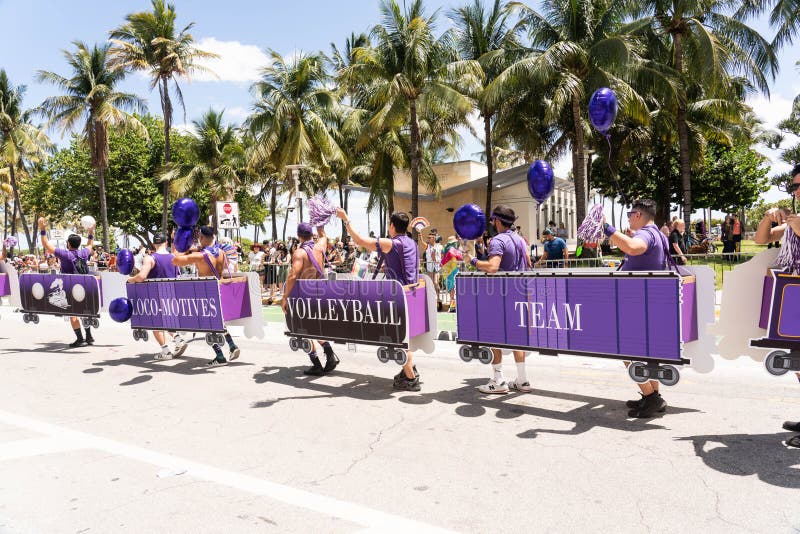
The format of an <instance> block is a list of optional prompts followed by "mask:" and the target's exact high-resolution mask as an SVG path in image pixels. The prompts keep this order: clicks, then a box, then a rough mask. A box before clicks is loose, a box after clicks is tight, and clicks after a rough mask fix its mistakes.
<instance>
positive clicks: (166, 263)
mask: <svg viewBox="0 0 800 534" xmlns="http://www.w3.org/2000/svg"><path fill="white" fill-rule="evenodd" d="M150 257H151V258H153V261H154V262H155V265H153V268H152V269H150V272H149V273H147V279H148V280H150V279H153V278H178V276H179V275H180V274H181V272H180V269H178V268H177V267H176V266H174V265H172V258H173V256H172V254H159V253H157V252H156V253H154V254H151V255H150Z"/></svg>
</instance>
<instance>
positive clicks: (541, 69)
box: [485, 0, 671, 220]
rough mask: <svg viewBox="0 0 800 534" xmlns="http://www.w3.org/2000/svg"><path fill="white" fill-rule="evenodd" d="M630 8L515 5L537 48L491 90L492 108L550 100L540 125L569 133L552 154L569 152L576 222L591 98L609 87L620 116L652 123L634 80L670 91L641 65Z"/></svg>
mask: <svg viewBox="0 0 800 534" xmlns="http://www.w3.org/2000/svg"><path fill="white" fill-rule="evenodd" d="M627 4H628V2H627V1H626V0H609V1H601V0H543V1H542V2H541V6H542V10H541V11H536V10H533V9H530V8H528V7H526V6H524V5H520V4H515V7H518V8H519V9H520V10H521V13H522V18H523V23H524V25H525V27H526V28H527V29H528V31H529V36H530V39H531V45H532V49H531V50H530V51H529V52H528V54H526V55H525V57H523V58H522V59H520V60H518V61H516V62H515V63H514V64H512V65H511V66H510V67H508V68H507V69H506V70H505V71H503V72H502V73H501V74H500V75H499V76H498V77H497V79H496V80H495V81H494V82H492V84H490V86H489V87H488V88H487V90H486V97H485V100H486V101H487V103H488V104H492V105H497V104H499V103H500V102H501V101H502V100H503V99H506V98H513V96H514V94H515V93H518V92H519V91H525V90H527V91H530V92H531V93H533V94H534V95H536V97H537V98H539V99H544V100H546V101H547V106H546V108H545V109H544V116H543V117H542V118H541V119H540V121H541V122H543V123H544V124H558V125H559V129H560V130H561V131H562V132H563V133H564V135H562V136H561V137H560V138H559V139H556V140H555V144H554V145H553V149H555V150H561V149H563V148H564V147H565V146H566V143H569V145H570V146H571V150H572V173H573V179H574V182H575V196H576V214H577V219H578V220H583V218H584V217H585V215H586V204H587V192H588V191H587V190H588V183H587V179H586V157H585V155H586V152H585V145H586V141H587V132H588V131H589V128H588V125H587V123H586V122H585V121H584V120H583V113H582V112H583V110H584V109H585V107H586V103H587V102H588V98H589V95H591V93H592V92H594V90H596V89H597V88H599V87H604V86H605V87H611V88H612V89H613V90H614V91H615V93H616V95H617V98H618V99H619V104H620V108H621V110H622V113H623V114H625V115H627V116H629V117H631V118H633V119H635V120H637V121H639V122H642V123H647V122H648V120H649V116H648V108H647V105H646V103H645V101H644V99H643V97H642V96H641V95H640V94H639V93H638V92H637V91H636V90H635V87H634V86H633V84H634V82H639V83H640V84H641V85H649V86H651V87H655V88H658V89H659V90H660V91H662V92H669V90H670V89H669V88H670V87H671V81H670V79H669V77H668V76H667V75H666V74H665V73H663V72H661V71H659V69H657V68H655V67H654V66H652V65H648V64H647V62H646V61H644V59H643V58H642V57H641V55H640V51H641V45H640V43H639V41H638V40H637V39H636V38H635V37H634V36H633V35H631V34H630V33H628V31H627V29H626V28H625V27H624V26H623V23H624V22H625V20H626V15H627V12H626V5H627ZM644 80H646V82H647V83H643V82H644ZM546 135H549V134H546Z"/></svg>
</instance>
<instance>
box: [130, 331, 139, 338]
mask: <svg viewBox="0 0 800 534" xmlns="http://www.w3.org/2000/svg"><path fill="white" fill-rule="evenodd" d="M131 333H132V334H133V340H134V341H139V331H138V330H134V331H133V332H131Z"/></svg>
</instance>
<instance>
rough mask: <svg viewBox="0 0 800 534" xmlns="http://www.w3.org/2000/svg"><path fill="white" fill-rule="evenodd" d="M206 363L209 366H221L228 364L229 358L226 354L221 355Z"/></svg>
mask: <svg viewBox="0 0 800 534" xmlns="http://www.w3.org/2000/svg"><path fill="white" fill-rule="evenodd" d="M206 365H207V366H209V367H221V366H223V365H228V360H226V359H225V356H222V355H220V356H217V357H216V358H214V359H213V360H211V361H210V362H208V363H207V364H206Z"/></svg>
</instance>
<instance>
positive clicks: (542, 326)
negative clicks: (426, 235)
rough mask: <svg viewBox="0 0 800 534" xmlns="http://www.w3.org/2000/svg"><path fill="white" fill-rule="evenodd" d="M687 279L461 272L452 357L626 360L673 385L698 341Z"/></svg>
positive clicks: (634, 373) (633, 372) (639, 374)
mask: <svg viewBox="0 0 800 534" xmlns="http://www.w3.org/2000/svg"><path fill="white" fill-rule="evenodd" d="M695 286H696V282H695V277H694V276H681V275H679V274H678V273H675V272H670V271H661V272H598V271H568V270H558V271H542V272H525V273H498V274H488V275H487V274H483V273H464V274H459V275H458V279H457V282H456V294H457V302H458V316H457V327H458V340H457V342H458V343H459V344H461V345H462V347H461V348H460V349H459V356H460V357H461V359H462V360H464V361H471V360H472V359H478V360H479V361H481V362H483V363H490V362H491V361H492V352H491V350H490V347H491V348H498V349H506V350H523V351H535V352H539V353H540V354H550V355H556V354H571V355H580V356H590V357H600V358H614V359H620V360H630V361H632V362H633V363H632V364H631V365H630V367H629V368H628V371H629V373H630V376H631V378H632V379H633V380H635V381H637V382H644V381H646V380H648V379H657V380H660V381H661V382H662V383H664V384H665V385H674V384H676V383H677V382H678V380H679V376H680V375H679V373H678V369H677V368H676V367H675V366H676V365H683V364H688V363H690V360H689V359H687V358H685V357H684V354H683V344H684V343H688V342H692V341H695V340H697V339H698V327H697V323H698V321H697V313H698V312H697V302H696V291H695V289H696V287H695Z"/></svg>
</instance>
